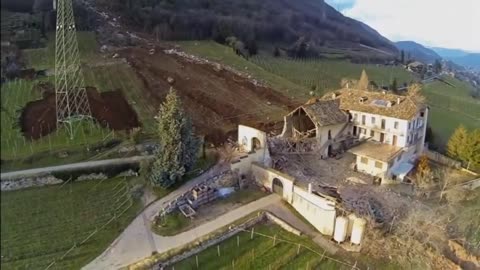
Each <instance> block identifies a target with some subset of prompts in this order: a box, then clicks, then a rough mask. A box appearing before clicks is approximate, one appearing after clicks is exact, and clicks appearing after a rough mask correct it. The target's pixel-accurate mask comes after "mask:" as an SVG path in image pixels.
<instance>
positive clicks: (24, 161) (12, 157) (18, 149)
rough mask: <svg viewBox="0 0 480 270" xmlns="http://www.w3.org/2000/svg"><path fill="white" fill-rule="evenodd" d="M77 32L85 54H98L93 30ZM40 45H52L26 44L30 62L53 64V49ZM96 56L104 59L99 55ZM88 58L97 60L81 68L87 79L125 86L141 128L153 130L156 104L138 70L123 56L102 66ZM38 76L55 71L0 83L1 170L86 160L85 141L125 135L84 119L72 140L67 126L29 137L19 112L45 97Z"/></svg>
mask: <svg viewBox="0 0 480 270" xmlns="http://www.w3.org/2000/svg"><path fill="white" fill-rule="evenodd" d="M79 37H82V38H79V41H81V42H80V47H81V48H82V51H83V52H84V53H83V54H84V55H87V54H88V55H94V54H95V48H96V42H95V39H94V35H93V33H88V32H79ZM50 43H51V42H50ZM82 44H83V45H82ZM92 44H93V45H92ZM42 50H43V51H49V48H44V49H35V50H26V51H27V56H28V57H30V58H27V59H30V61H32V60H33V61H32V62H31V63H30V64H32V65H33V66H34V67H35V66H38V65H41V64H42V63H46V64H47V65H49V63H48V61H49V60H48V59H53V58H54V54H53V53H50V54H42V53H41V51H42ZM88 52H89V53H88ZM37 53H38V54H37ZM37 56H38V57H37ZM40 56H41V57H40ZM35 57H37V58H35ZM98 58H99V59H101V58H100V57H99V56H98ZM87 59H88V58H87ZM97 61H98V60H97ZM90 64H92V65H93V66H90V67H88V68H83V74H84V77H85V84H86V85H87V86H94V87H96V88H97V89H98V90H99V91H101V92H104V91H111V90H116V89H119V90H121V91H122V92H123V94H124V95H125V98H126V99H127V101H128V102H129V103H130V105H131V106H132V107H133V109H134V110H135V111H136V112H137V114H138V117H139V120H140V122H141V123H142V124H143V132H144V133H146V134H150V133H152V132H153V131H154V128H155V126H154V125H153V123H154V118H153V116H154V115H155V112H156V108H153V107H152V106H151V105H149V102H148V101H147V100H145V98H144V97H143V95H142V87H143V85H142V84H141V82H140V81H139V79H138V78H137V77H136V75H135V73H134V71H133V70H132V69H131V68H130V67H129V66H128V65H127V64H125V63H121V62H119V63H115V64H108V65H103V66H102V65H95V62H93V63H90ZM40 81H49V82H51V83H52V84H53V83H54V77H53V76H52V77H43V78H40V79H37V80H34V81H28V80H16V81H11V82H8V83H5V84H2V89H1V90H2V91H1V106H2V107H1V108H2V111H1V124H2V127H3V128H2V129H1V149H2V150H1V158H2V160H3V161H7V162H4V163H2V170H4V171H5V170H13V169H23V168H29V167H32V166H35V165H37V166H40V165H50V164H57V165H58V164H60V163H68V162H76V161H80V160H85V159H87V158H89V157H91V156H92V155H93V154H92V153H88V152H87V151H86V150H85V149H86V148H87V147H86V146H88V145H90V146H91V145H92V144H93V145H97V144H100V143H104V142H107V141H109V140H111V139H113V138H115V139H125V138H126V137H125V134H124V132H112V131H111V130H109V129H106V128H100V127H99V126H97V125H91V124H83V125H81V128H80V129H79V131H78V132H77V134H76V135H75V137H74V139H73V140H71V139H70V138H69V137H68V136H67V135H68V134H67V132H66V130H64V129H60V130H58V132H55V133H53V134H50V135H49V136H46V137H43V138H41V139H38V140H35V141H29V140H27V139H25V138H24V137H23V135H22V134H21V132H20V129H19V116H20V114H21V110H22V109H23V108H24V107H25V105H26V104H27V103H28V102H30V101H34V100H38V99H41V98H42V97H41V93H39V92H38V91H35V90H34V89H33V88H32V87H33V86H34V85H35V84H36V83H38V82H40ZM147 136H148V135H147ZM62 151H68V152H69V154H70V155H69V157H68V158H63V159H59V158H58V157H57V154H58V153H59V152H62ZM33 157H35V159H33Z"/></svg>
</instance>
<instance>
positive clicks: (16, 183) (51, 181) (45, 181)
mask: <svg viewBox="0 0 480 270" xmlns="http://www.w3.org/2000/svg"><path fill="white" fill-rule="evenodd" d="M61 183H63V180H61V179H58V178H55V177H54V176H51V175H49V176H39V177H35V178H22V179H16V180H7V181H1V190H2V191H9V190H17V189H23V188H28V187H41V186H46V185H56V184H61Z"/></svg>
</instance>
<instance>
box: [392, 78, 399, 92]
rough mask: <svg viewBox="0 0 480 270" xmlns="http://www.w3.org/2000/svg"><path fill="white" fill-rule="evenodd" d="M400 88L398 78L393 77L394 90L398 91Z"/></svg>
mask: <svg viewBox="0 0 480 270" xmlns="http://www.w3.org/2000/svg"><path fill="white" fill-rule="evenodd" d="M397 89H398V84H397V78H393V81H392V90H393V91H394V92H396V91H397Z"/></svg>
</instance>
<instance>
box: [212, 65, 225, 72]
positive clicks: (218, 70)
mask: <svg viewBox="0 0 480 270" xmlns="http://www.w3.org/2000/svg"><path fill="white" fill-rule="evenodd" d="M213 70H215V71H217V72H220V71H222V70H223V68H222V65H220V64H219V63H215V64H214V65H213Z"/></svg>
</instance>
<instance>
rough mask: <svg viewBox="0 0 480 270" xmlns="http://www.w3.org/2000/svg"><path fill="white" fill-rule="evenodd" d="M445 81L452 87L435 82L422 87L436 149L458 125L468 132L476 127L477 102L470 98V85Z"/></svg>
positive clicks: (479, 121)
mask: <svg viewBox="0 0 480 270" xmlns="http://www.w3.org/2000/svg"><path fill="white" fill-rule="evenodd" d="M445 80H446V81H448V82H449V83H451V84H453V86H450V85H448V84H446V83H443V82H440V81H435V82H433V83H429V84H426V85H424V87H423V94H424V95H425V96H426V98H427V103H428V105H429V106H430V116H429V119H428V121H429V125H430V126H431V127H432V130H433V133H434V136H435V144H436V145H438V146H444V145H445V144H446V143H447V141H448V139H449V138H450V136H451V134H452V133H453V131H454V130H455V128H457V126H458V125H460V124H463V125H464V126H465V127H466V128H468V129H475V128H480V117H479V116H480V100H478V99H477V100H476V99H474V98H472V97H470V95H469V93H470V86H469V85H468V84H467V83H465V82H461V81H459V80H457V79H453V78H445Z"/></svg>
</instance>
